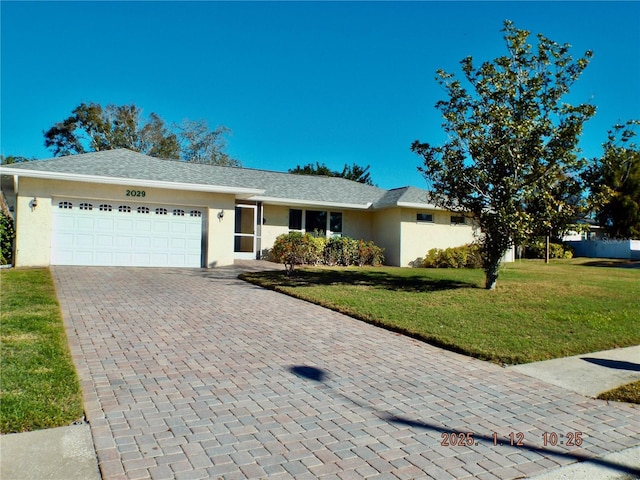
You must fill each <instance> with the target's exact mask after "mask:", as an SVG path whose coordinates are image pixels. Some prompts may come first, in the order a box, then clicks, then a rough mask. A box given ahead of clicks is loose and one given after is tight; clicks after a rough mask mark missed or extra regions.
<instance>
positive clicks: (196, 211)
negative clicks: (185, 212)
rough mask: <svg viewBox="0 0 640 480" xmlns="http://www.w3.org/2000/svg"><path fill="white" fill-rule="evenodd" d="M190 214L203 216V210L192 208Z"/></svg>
mask: <svg viewBox="0 0 640 480" xmlns="http://www.w3.org/2000/svg"><path fill="white" fill-rule="evenodd" d="M189 216H191V217H201V216H202V212H201V211H199V210H191V211H190V212H189Z"/></svg>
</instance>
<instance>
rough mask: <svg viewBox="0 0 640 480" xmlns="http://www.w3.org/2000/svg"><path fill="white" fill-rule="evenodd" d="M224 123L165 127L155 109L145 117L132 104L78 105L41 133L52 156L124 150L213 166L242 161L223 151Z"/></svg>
mask: <svg viewBox="0 0 640 480" xmlns="http://www.w3.org/2000/svg"><path fill="white" fill-rule="evenodd" d="M227 133H228V129H227V128H226V127H218V128H217V129H215V130H212V131H210V130H209V127H208V126H207V122H206V121H204V120H201V121H190V120H185V121H183V122H182V124H181V125H179V126H178V125H173V126H168V125H167V124H166V122H165V121H164V120H163V119H162V118H161V117H160V116H159V115H157V114H156V113H151V114H150V115H149V117H148V118H144V117H143V115H142V110H141V109H140V108H138V107H137V106H136V105H107V106H106V107H102V105H100V104H97V103H89V104H86V103H81V104H80V105H78V106H77V107H76V108H75V109H73V111H72V112H71V115H70V116H69V117H67V118H65V119H64V120H62V121H60V122H58V123H56V124H55V125H53V126H52V127H51V128H50V129H49V130H47V131H46V132H44V138H45V142H44V143H45V146H46V147H47V148H51V149H52V150H53V154H54V156H63V155H73V154H80V153H86V152H96V151H101V150H112V149H116V148H128V149H130V150H134V151H136V152H141V153H145V154H147V155H151V156H153V157H158V158H167V159H181V160H184V161H188V162H194V163H207V164H213V165H233V166H237V165H239V164H240V162H239V161H237V160H234V159H232V158H231V157H229V155H227V154H226V153H225V152H224V149H225V147H226V144H225V135H226V134H227Z"/></svg>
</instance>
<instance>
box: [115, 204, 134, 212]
mask: <svg viewBox="0 0 640 480" xmlns="http://www.w3.org/2000/svg"><path fill="white" fill-rule="evenodd" d="M118 211H119V212H122V213H130V212H131V207H130V206H129V205H120V206H119V207H118Z"/></svg>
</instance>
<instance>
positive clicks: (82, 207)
mask: <svg viewBox="0 0 640 480" xmlns="http://www.w3.org/2000/svg"><path fill="white" fill-rule="evenodd" d="M78 208H80V210H93V205H91V204H90V203H81V204H80V205H79V206H78Z"/></svg>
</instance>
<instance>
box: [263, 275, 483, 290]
mask: <svg viewBox="0 0 640 480" xmlns="http://www.w3.org/2000/svg"><path fill="white" fill-rule="evenodd" d="M262 274H263V275H264V272H263V273H262ZM267 275H268V276H269V277H270V278H272V279H274V280H277V281H279V282H283V284H284V285H286V286H287V287H294V288H295V287H309V286H315V285H351V286H353V285H361V286H366V287H373V288H379V289H383V290H396V291H402V292H414V293H419V292H437V291H441V290H454V289H457V288H480V287H479V286H478V285H477V284H475V283H471V282H464V281H458V280H446V279H433V278H424V277H420V276H400V275H393V274H391V273H388V272H384V271H378V270H296V271H295V272H294V273H293V275H292V276H290V277H287V276H286V275H285V274H284V273H283V272H269V273H268V274H267Z"/></svg>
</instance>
